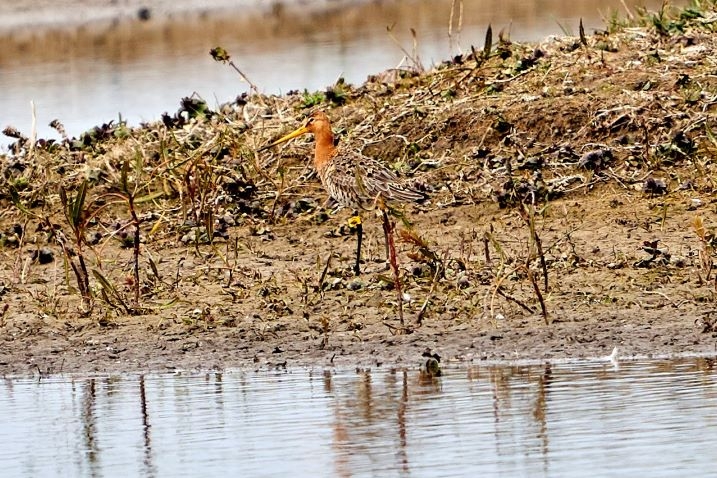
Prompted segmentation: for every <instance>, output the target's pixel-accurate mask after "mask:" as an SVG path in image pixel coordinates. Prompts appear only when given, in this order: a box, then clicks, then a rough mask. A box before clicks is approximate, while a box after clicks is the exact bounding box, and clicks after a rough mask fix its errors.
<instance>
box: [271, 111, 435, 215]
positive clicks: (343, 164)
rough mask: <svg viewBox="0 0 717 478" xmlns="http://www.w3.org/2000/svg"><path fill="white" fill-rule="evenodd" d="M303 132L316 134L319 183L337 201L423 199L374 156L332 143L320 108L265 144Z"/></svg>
mask: <svg viewBox="0 0 717 478" xmlns="http://www.w3.org/2000/svg"><path fill="white" fill-rule="evenodd" d="M306 133H313V135H314V137H315V138H316V148H315V151H314V166H315V167H316V171H317V172H318V173H319V178H321V183H322V184H323V185H324V188H325V189H326V191H327V192H328V193H329V195H330V196H331V197H332V198H334V199H335V200H336V201H337V202H338V203H339V204H341V205H343V206H347V207H351V208H354V209H373V207H374V205H375V203H376V200H377V199H378V198H379V196H380V197H381V199H383V200H384V201H398V202H404V201H418V200H420V199H423V197H424V196H423V195H422V194H421V193H419V192H417V191H413V190H411V189H409V188H407V187H406V186H405V185H404V184H403V183H402V182H401V181H400V180H399V179H398V177H397V176H396V175H395V174H394V173H393V172H392V171H391V170H389V169H388V168H386V167H385V166H383V165H382V164H381V163H379V162H378V161H376V160H375V159H372V158H369V157H366V156H364V155H362V154H360V153H358V152H356V151H352V150H350V149H348V148H346V147H344V146H343V145H339V146H338V147H337V146H335V145H334V135H333V133H332V131H331V123H330V121H329V118H328V116H326V114H325V113H324V112H322V111H317V112H315V113H313V114H312V115H311V116H310V117H309V118H308V119H307V120H306V122H305V123H304V124H303V125H302V126H301V127H300V128H299V129H297V130H295V131H293V132H292V133H289V134H288V135H286V136H284V137H283V138H280V139H278V140H277V141H275V142H273V143H271V144H270V145H268V146H266V148H268V147H271V146H274V145H276V144H279V143H282V142H284V141H288V140H289V139H291V138H295V137H297V136H299V135H302V134H306ZM262 149H264V148H262Z"/></svg>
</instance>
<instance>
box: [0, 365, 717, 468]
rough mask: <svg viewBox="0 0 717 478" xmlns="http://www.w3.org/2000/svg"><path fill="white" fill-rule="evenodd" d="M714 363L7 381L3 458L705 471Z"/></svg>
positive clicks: (8, 463) (715, 435)
mask: <svg viewBox="0 0 717 478" xmlns="http://www.w3.org/2000/svg"><path fill="white" fill-rule="evenodd" d="M714 364H715V361H714V359H707V358H704V359H684V360H675V361H652V362H650V361H647V362H627V363H623V364H621V366H620V367H619V368H615V367H613V365H612V364H610V363H605V362H600V363H598V362H582V363H577V364H552V365H551V364H545V365H540V366H486V367H472V368H469V369H463V370H460V369H453V370H451V369H448V370H446V374H445V376H443V377H440V378H432V379H427V378H425V377H422V376H421V375H420V374H419V373H418V372H413V371H401V370H390V371H380V370H379V371H368V370H358V371H353V372H351V371H330V370H325V371H323V372H322V373H320V374H314V373H305V372H301V371H294V372H290V373H285V372H284V373H240V372H235V373H224V374H221V373H208V374H201V375H195V374H187V375H184V374H178V375H140V376H123V377H111V378H88V379H80V378H69V379H65V378H62V377H50V378H47V379H43V380H41V381H35V380H10V379H6V380H5V381H3V382H2V383H0V409H2V410H3V414H1V415H0V442H2V443H3V447H1V448H0V469H2V470H3V476H48V475H53V476H172V477H175V476H240V475H241V476H327V475H331V476H339V477H353V476H377V475H380V476H429V475H430V476H476V475H504V476H591V477H594V476H614V475H617V474H620V475H625V476H645V475H649V476H688V475H689V476H705V475H707V474H709V473H712V472H713V466H714V462H715V459H717V449H715V447H714V443H715V441H716V440H717V413H715V410H717V377H716V376H715V370H714ZM138 404H139V407H138V406H137V405H138ZM695 430H699V433H695V432H694V431H695Z"/></svg>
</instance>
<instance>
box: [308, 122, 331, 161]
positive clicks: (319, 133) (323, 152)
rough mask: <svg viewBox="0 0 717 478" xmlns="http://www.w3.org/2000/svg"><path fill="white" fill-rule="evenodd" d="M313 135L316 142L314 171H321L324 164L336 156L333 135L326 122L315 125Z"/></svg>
mask: <svg viewBox="0 0 717 478" xmlns="http://www.w3.org/2000/svg"><path fill="white" fill-rule="evenodd" d="M313 133H314V138H315V141H316V151H315V152H314V165H315V166H316V169H318V170H321V169H323V168H324V167H326V164H327V163H328V162H329V161H330V160H331V158H333V157H334V155H335V154H336V147H335V146H334V134H333V133H332V132H331V126H330V125H329V123H328V122H322V123H317V124H315V125H314V131H313Z"/></svg>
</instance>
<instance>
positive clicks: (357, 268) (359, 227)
mask: <svg viewBox="0 0 717 478" xmlns="http://www.w3.org/2000/svg"><path fill="white" fill-rule="evenodd" d="M349 226H352V227H355V228H356V237H357V243H356V264H355V265H354V274H356V275H360V274H361V243H362V241H363V224H362V223H361V216H359V215H358V211H354V215H353V216H352V217H351V218H350V219H349Z"/></svg>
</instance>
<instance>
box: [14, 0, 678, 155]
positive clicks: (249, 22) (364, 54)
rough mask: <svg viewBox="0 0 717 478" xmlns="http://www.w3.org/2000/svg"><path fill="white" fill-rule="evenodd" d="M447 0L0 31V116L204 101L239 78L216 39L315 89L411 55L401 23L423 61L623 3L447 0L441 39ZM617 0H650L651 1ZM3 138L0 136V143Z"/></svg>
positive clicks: (279, 83) (229, 91) (589, 21)
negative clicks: (217, 56) (218, 53)
mask: <svg viewBox="0 0 717 478" xmlns="http://www.w3.org/2000/svg"><path fill="white" fill-rule="evenodd" d="M299 3H301V2H299ZM452 3H453V2H452V0H403V1H382V2H375V1H369V2H362V1H357V2H356V4H355V5H354V6H352V7H347V8H342V9H338V10H330V11H328V12H325V13H323V14H311V15H302V14H299V12H294V11H280V10H277V11H275V12H274V13H272V14H267V13H266V12H264V13H262V14H261V15H259V16H256V15H254V14H252V13H251V12H247V11H246V9H245V8H239V7H238V8H237V9H236V10H229V11H225V12H222V13H221V14H215V15H212V14H211V12H204V13H202V14H198V15H188V14H185V15H181V16H176V17H174V18H172V19H169V20H167V19H161V18H153V19H152V20H151V21H149V22H144V23H136V24H135V23H119V24H110V25H107V26H104V27H102V26H95V27H92V26H88V27H83V28H80V29H77V30H70V31H64V32H54V31H44V30H37V29H35V28H33V29H28V30H26V31H22V30H20V31H16V32H13V33H12V34H5V35H0V44H1V45H2V46H3V48H2V49H0V92H1V93H0V96H1V97H2V104H3V108H2V110H0V128H4V127H5V126H7V125H13V126H15V127H17V128H18V129H20V130H21V131H23V132H24V133H25V134H27V135H29V134H30V131H31V127H32V114H31V107H30V102H31V101H33V102H34V104H35V111H36V116H37V131H38V133H39V136H40V137H54V138H56V137H58V134H57V133H56V132H55V131H53V130H51V129H50V128H49V126H48V124H49V123H50V121H52V120H53V119H59V120H60V121H61V122H63V123H64V125H65V127H66V129H67V131H68V133H69V134H70V135H71V136H72V135H79V134H80V133H81V132H83V131H85V130H87V129H89V128H91V127H93V126H95V125H98V124H101V123H103V122H107V121H109V120H115V121H116V120H117V119H118V117H119V115H120V114H121V115H122V117H123V118H124V119H126V120H128V121H129V122H130V124H133V125H136V124H138V123H139V122H140V121H155V120H158V119H159V118H160V115H161V113H163V112H169V113H174V112H175V111H176V110H177V108H178V106H179V100H180V99H181V98H182V97H185V96H190V95H192V94H193V93H197V94H198V95H200V96H201V97H203V98H204V99H205V100H207V101H208V102H209V104H210V105H212V106H215V105H217V104H221V103H224V102H227V101H231V100H233V99H234V98H235V97H236V96H237V95H238V94H240V93H242V92H244V91H247V90H248V87H247V85H246V83H243V82H241V81H240V78H239V76H238V75H237V74H236V73H235V72H234V71H233V70H232V69H231V68H229V67H228V66H226V65H221V64H218V63H215V62H214V61H213V60H212V59H211V58H210V57H209V54H208V51H209V49H210V48H212V47H214V46H217V45H221V46H223V47H224V48H226V49H227V50H228V51H229V52H230V53H231V54H232V55H233V59H234V60H235V61H236V62H237V64H238V65H239V67H240V68H241V69H242V71H243V72H244V73H245V74H246V75H247V76H248V77H249V78H250V79H251V80H252V81H253V82H254V83H255V84H256V85H257V86H258V88H259V90H260V91H262V92H265V93H281V92H284V93H285V92H287V91H289V90H294V89H298V90H303V89H308V90H309V91H314V90H318V89H323V88H325V87H326V86H327V85H330V84H332V83H334V82H335V81H336V79H337V78H339V77H344V78H345V79H346V80H347V81H349V82H351V83H361V82H363V81H364V80H365V79H366V77H367V75H369V74H375V73H378V72H381V71H384V70H386V69H389V68H393V67H396V66H398V65H405V64H406V63H408V64H411V63H412V62H411V61H408V62H406V61H405V54H404V51H402V48H403V50H405V52H407V53H409V54H410V55H411V56H413V46H412V43H413V40H412V37H411V33H410V29H411V28H413V29H415V31H416V33H417V50H416V53H417V57H418V59H420V61H421V63H422V64H423V65H424V66H430V65H431V64H435V63H438V62H440V61H442V60H445V59H447V58H449V57H451V56H452V55H455V54H457V53H458V52H461V51H463V52H465V51H468V50H469V48H470V46H471V45H476V46H477V47H478V48H480V47H482V45H483V41H484V37H485V31H486V28H487V26H488V24H489V23H490V24H492V26H493V29H494V40H495V39H497V36H498V31H499V30H501V29H504V30H505V31H506V32H509V34H510V37H511V38H512V39H514V40H521V41H527V40H536V41H537V40H541V39H543V38H545V37H546V36H548V35H561V34H563V33H564V31H567V32H571V33H576V32H577V29H578V22H579V19H580V18H582V19H583V21H584V23H585V27H586V30H587V31H588V32H591V31H592V29H601V28H604V26H605V23H604V19H605V18H607V17H609V15H610V12H611V11H617V12H620V14H621V15H623V16H624V15H625V10H624V7H623V4H622V1H621V0H609V1H604V2H600V4H599V7H598V6H596V3H595V2H593V1H592V0H573V1H570V2H566V1H564V0H541V1H538V0H500V1H499V0H463V2H456V4H457V5H458V4H459V3H462V4H463V5H464V10H463V15H462V19H461V21H459V12H458V11H454V16H453V26H452V40H449V37H448V25H449V20H450V18H451V16H450V12H451V4H452ZM625 3H626V4H628V5H630V8H632V6H633V5H635V4H637V3H639V4H645V5H647V6H649V7H650V8H652V9H656V8H657V7H658V6H659V5H660V3H661V2H660V0H646V1H641V2H635V1H634V0H632V1H631V0H626V2H625ZM673 3H680V2H673ZM239 5H241V3H239ZM0 26H2V22H0ZM389 26H392V28H393V30H392V35H393V36H395V41H394V40H393V39H392V38H391V35H389V33H388V32H387V27H389ZM0 33H1V30H0ZM8 142H9V140H7V139H6V138H4V137H3V138H2V139H0V145H2V144H7V143H8Z"/></svg>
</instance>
